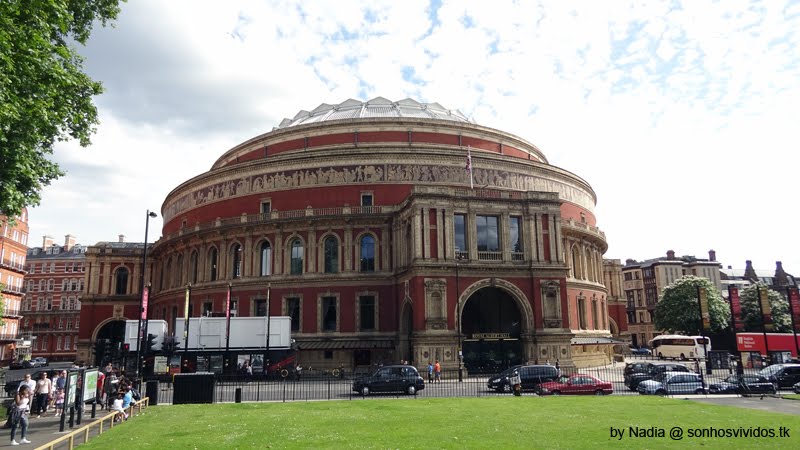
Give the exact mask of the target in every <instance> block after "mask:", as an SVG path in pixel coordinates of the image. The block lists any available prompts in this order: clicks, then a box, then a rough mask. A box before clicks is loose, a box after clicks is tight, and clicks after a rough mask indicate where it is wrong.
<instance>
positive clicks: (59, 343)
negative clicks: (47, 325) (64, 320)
mask: <svg viewBox="0 0 800 450" xmlns="http://www.w3.org/2000/svg"><path fill="white" fill-rule="evenodd" d="M56 350H61V336H59V337H58V339H56Z"/></svg>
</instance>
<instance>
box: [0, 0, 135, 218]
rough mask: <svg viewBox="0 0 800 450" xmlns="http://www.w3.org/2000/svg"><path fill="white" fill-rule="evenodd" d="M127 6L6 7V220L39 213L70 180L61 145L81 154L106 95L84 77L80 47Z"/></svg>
mask: <svg viewBox="0 0 800 450" xmlns="http://www.w3.org/2000/svg"><path fill="white" fill-rule="evenodd" d="M119 3H120V1H119V0H0V213H2V214H5V215H6V216H8V217H17V216H19V214H20V213H21V212H22V208H24V207H26V206H35V205H38V204H39V202H40V201H41V197H40V195H41V194H40V193H41V190H42V188H43V187H44V186H47V185H49V184H50V182H51V181H52V180H54V179H57V178H58V177H60V176H61V175H63V174H64V173H63V172H62V171H61V169H60V168H59V166H58V164H56V163H55V162H54V161H51V160H50V158H49V156H50V155H52V153H53V146H54V145H55V143H56V142H59V141H66V140H70V139H76V140H78V142H79V143H80V145H81V146H84V147H85V146H88V145H89V144H90V140H89V137H90V136H91V134H93V133H94V132H95V131H96V128H95V125H97V124H98V119H97V108H96V107H95V106H94V103H92V96H94V95H97V94H100V93H101V92H102V87H101V85H100V83H99V82H97V81H94V80H92V79H91V78H90V77H89V76H88V75H86V74H85V73H84V72H83V59H82V58H81V56H80V55H79V54H78V53H77V50H76V48H75V44H81V45H83V44H85V43H86V41H87V40H88V39H89V35H90V34H91V31H92V27H93V26H94V25H95V24H96V23H99V24H101V25H103V26H105V25H106V24H107V23H110V21H112V20H114V19H116V18H117V15H118V14H119V11H120V8H119Z"/></svg>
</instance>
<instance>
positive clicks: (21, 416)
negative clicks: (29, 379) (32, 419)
mask: <svg viewBox="0 0 800 450" xmlns="http://www.w3.org/2000/svg"><path fill="white" fill-rule="evenodd" d="M30 402H31V390H30V389H29V388H28V386H27V385H23V386H22V387H21V388H20V390H19V392H17V395H16V396H15V397H14V403H13V404H12V405H11V406H12V408H11V445H19V444H20V443H22V444H30V443H31V441H29V440H28V437H27V436H28V412H29V411H30ZM18 427H19V428H20V431H21V433H20V437H21V438H22V440H20V441H19V442H17V441H16V437H17V428H18Z"/></svg>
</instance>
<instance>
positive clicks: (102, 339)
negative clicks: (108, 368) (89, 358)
mask: <svg viewBox="0 0 800 450" xmlns="http://www.w3.org/2000/svg"><path fill="white" fill-rule="evenodd" d="M124 340H125V321H124V320H111V321H108V322H106V323H105V324H103V326H101V327H100V329H99V330H97V335H96V336H95V339H94V342H95V344H94V345H95V352H94V363H95V365H96V366H97V367H103V366H105V365H106V364H107V363H109V362H115V363H116V364H115V365H119V364H120V362H121V359H122V357H123V355H122V354H121V352H120V350H121V348H122V347H121V345H122V342H123V341H124Z"/></svg>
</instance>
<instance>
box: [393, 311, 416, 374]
mask: <svg viewBox="0 0 800 450" xmlns="http://www.w3.org/2000/svg"><path fill="white" fill-rule="evenodd" d="M413 311H414V310H413V308H412V307H411V302H405V303H403V307H402V309H401V312H400V333H399V338H400V339H399V341H400V342H399V345H398V348H397V350H398V352H399V358H400V359H401V360H403V361H409V363H411V364H413V363H414V361H413V358H414V348H413V344H412V341H411V334H412V332H413V331H414V321H413V317H414V314H413Z"/></svg>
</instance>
